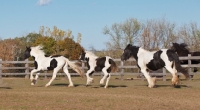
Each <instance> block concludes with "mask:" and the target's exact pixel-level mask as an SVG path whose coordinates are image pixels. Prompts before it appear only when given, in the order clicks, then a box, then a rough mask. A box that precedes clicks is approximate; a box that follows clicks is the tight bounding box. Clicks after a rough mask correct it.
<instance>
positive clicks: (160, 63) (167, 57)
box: [121, 44, 189, 88]
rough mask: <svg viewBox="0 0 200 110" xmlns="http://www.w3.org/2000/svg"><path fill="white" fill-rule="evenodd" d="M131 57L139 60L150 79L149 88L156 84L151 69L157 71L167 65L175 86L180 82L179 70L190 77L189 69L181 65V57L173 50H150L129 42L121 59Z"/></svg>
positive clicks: (142, 70)
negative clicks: (150, 73)
mask: <svg viewBox="0 0 200 110" xmlns="http://www.w3.org/2000/svg"><path fill="white" fill-rule="evenodd" d="M130 57H134V58H135V60H136V61H137V65H138V67H139V68H140V70H141V72H142V73H143V74H144V76H145V78H146V79H147V81H148V84H149V85H148V87H149V88H153V87H154V86H155V80H156V79H155V78H152V77H151V76H150V75H149V71H150V70H153V71H155V70H158V69H160V68H163V67H165V68H166V69H167V70H168V71H169V72H170V73H171V74H172V76H173V78H172V85H174V86H176V85H178V83H179V79H178V77H177V71H179V72H182V73H183V74H184V75H185V76H186V78H188V77H189V74H188V72H187V70H186V69H184V68H182V67H181V65H180V61H179V57H178V55H177V54H176V53H175V52H174V51H173V50H170V49H161V50H159V51H148V50H145V49H143V48H141V47H137V46H132V45H131V44H129V45H127V46H126V48H125V49H124V52H123V54H122V56H121V60H122V61H124V60H128V59H129V58H130Z"/></svg>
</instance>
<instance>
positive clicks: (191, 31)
mask: <svg viewBox="0 0 200 110" xmlns="http://www.w3.org/2000/svg"><path fill="white" fill-rule="evenodd" d="M178 36H179V37H180V40H179V42H185V43H186V44H188V46H189V47H190V49H191V51H200V44H199V43H200V29H199V28H198V27H197V23H190V24H184V25H183V26H181V28H180V30H179V31H178Z"/></svg>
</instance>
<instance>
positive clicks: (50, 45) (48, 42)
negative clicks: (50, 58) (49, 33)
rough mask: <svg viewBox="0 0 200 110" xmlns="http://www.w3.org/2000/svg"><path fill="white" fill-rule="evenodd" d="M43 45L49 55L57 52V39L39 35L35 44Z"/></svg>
mask: <svg viewBox="0 0 200 110" xmlns="http://www.w3.org/2000/svg"><path fill="white" fill-rule="evenodd" d="M37 45H42V46H43V49H44V51H45V53H46V54H47V55H52V54H56V49H55V46H56V41H55V39H54V38H52V37H38V38H37V39H36V41H35V43H34V45H33V46H37Z"/></svg>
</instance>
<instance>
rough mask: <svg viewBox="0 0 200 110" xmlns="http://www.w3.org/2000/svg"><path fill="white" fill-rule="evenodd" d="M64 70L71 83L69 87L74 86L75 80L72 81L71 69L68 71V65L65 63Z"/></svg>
mask: <svg viewBox="0 0 200 110" xmlns="http://www.w3.org/2000/svg"><path fill="white" fill-rule="evenodd" d="M63 71H64V72H65V74H66V75H67V77H68V80H69V85H68V87H73V86H74V84H73V82H72V79H71V75H70V74H69V71H68V65H66V64H65V66H64V67H63Z"/></svg>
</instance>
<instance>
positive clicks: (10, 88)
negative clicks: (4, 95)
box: [0, 87, 12, 89]
mask: <svg viewBox="0 0 200 110" xmlns="http://www.w3.org/2000/svg"><path fill="white" fill-rule="evenodd" d="M0 89H12V88H11V87H0Z"/></svg>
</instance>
